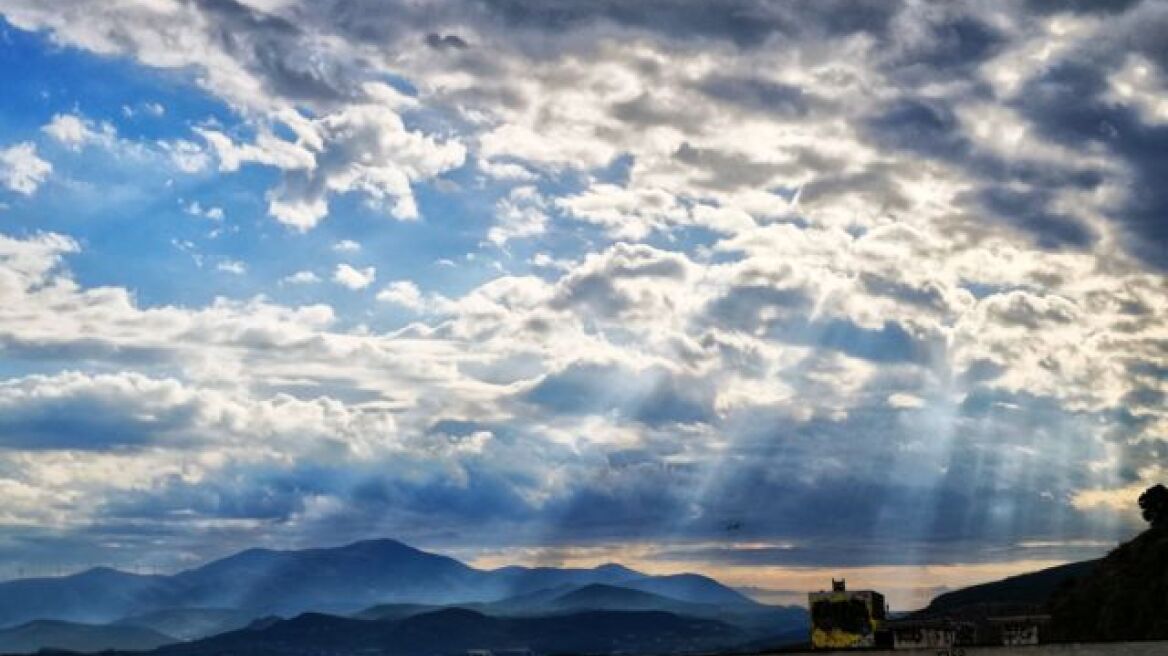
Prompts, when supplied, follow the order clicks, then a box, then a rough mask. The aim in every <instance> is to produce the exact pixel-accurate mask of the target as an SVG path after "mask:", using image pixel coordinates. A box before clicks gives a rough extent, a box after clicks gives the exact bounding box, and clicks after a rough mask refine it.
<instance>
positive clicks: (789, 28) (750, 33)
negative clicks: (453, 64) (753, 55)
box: [482, 0, 899, 47]
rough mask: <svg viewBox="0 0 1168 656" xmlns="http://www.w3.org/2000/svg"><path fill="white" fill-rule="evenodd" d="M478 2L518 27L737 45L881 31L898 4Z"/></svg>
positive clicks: (825, 0)
mask: <svg viewBox="0 0 1168 656" xmlns="http://www.w3.org/2000/svg"><path fill="white" fill-rule="evenodd" d="M482 4H483V6H484V7H485V8H486V10H487V13H488V14H489V15H493V16H498V17H500V18H501V19H502V20H503V21H504V22H505V23H506V24H508V25H511V26H514V27H520V28H527V29H536V30H541V31H543V30H557V31H558V30H571V29H579V28H582V27H586V26H589V25H591V24H596V23H601V22H606V23H610V24H614V25H618V26H622V27H626V28H633V29H640V30H647V31H651V32H656V33H661V34H664V35H666V36H668V37H670V38H681V39H692V38H709V39H724V40H727V41H730V42H732V43H734V44H736V45H739V46H742V47H751V46H756V45H758V44H760V43H762V42H763V41H765V40H766V39H767V38H769V37H771V36H772V35H775V34H797V33H800V32H803V31H807V30H814V31H820V30H821V31H823V32H825V33H827V34H830V35H844V34H852V33H857V32H874V33H881V32H883V31H884V30H885V29H886V28H887V26H888V22H889V21H890V20H891V18H892V16H893V15H894V14H895V13H896V11H897V9H898V8H899V3H898V2H880V1H876V0H854V1H851V2H844V1H842V0H818V1H813V0H798V1H796V2H787V3H769V2H762V1H760V0H726V1H724V2H720V3H717V4H707V3H694V2H688V1H687V0H648V1H645V2H636V3H629V2H621V1H620V0H603V1H601V2H590V3H582V2H577V1H575V0H544V1H539V0H483V3H482Z"/></svg>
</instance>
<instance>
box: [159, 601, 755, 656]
mask: <svg viewBox="0 0 1168 656" xmlns="http://www.w3.org/2000/svg"><path fill="white" fill-rule="evenodd" d="M743 641H744V636H743V635H742V633H741V632H740V631H738V630H737V629H735V628H733V627H730V626H728V625H726V624H724V623H721V622H717V621H713V620H702V619H694V618H686V617H680V616H677V615H674V614H671V613H663V612H657V611H644V612H611V611H590V612H585V613H577V614H568V615H557V616H549V617H523V618H519V617H512V618H499V617H490V616H487V615H484V614H482V613H478V612H475V611H471V610H466V609H455V608H451V609H443V610H439V611H433V612H429V613H423V614H420V615H413V616H410V617H406V618H405V619H400V620H378V621H369V620H358V619H352V618H344V617H335V616H331V615H321V614H316V613H309V614H304V615H300V616H298V617H296V618H293V619H290V620H281V621H277V622H273V623H270V624H266V625H263V626H262V627H261V628H252V629H244V630H241V631H233V632H230V633H226V634H223V635H220V636H215V637H212V638H207V639H204V640H200V641H197V642H191V643H182V644H175V645H171V646H168V647H163V648H162V649H159V650H157V651H156V652H154V653H155V654H156V655H157V656H205V655H211V654H249V655H256V656H263V655H267V654H271V655H273V656H275V655H277V654H278V655H280V656H296V655H299V654H305V655H307V654H321V653H329V654H334V655H337V656H344V655H347V654H357V653H361V652H377V653H381V654H387V655H390V656H431V655H441V654H451V655H453V654H465V653H466V651H467V650H470V649H491V650H507V649H531V650H532V651H535V652H538V653H610V652H617V651H619V652H641V653H696V652H702V651H709V650H715V649H724V648H728V647H732V646H734V645H737V644H741V643H742V642H743Z"/></svg>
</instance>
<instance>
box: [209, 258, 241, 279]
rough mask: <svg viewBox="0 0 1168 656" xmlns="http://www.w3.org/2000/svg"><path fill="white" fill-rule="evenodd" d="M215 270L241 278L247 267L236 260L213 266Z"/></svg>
mask: <svg viewBox="0 0 1168 656" xmlns="http://www.w3.org/2000/svg"><path fill="white" fill-rule="evenodd" d="M215 270H216V271H222V272H223V273H230V274H231V275H234V276H242V275H243V274H245V273H247V265H246V264H244V263H243V262H240V261H238V260H224V261H222V262H220V263H218V264H216V265H215Z"/></svg>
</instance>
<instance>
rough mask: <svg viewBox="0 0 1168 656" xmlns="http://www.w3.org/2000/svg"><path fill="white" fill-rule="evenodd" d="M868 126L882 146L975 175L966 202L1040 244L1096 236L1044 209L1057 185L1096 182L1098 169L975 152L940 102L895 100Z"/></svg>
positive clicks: (1068, 243) (1082, 241)
mask: <svg viewBox="0 0 1168 656" xmlns="http://www.w3.org/2000/svg"><path fill="white" fill-rule="evenodd" d="M867 130H868V133H869V135H870V136H871V137H872V138H873V139H874V140H876V141H877V143H879V144H880V145H882V146H885V147H888V148H894V149H898V150H905V151H910V152H913V153H916V154H919V155H922V156H925V157H929V158H933V159H938V160H943V161H946V162H948V163H950V164H952V165H954V166H957V167H960V168H963V169H965V170H966V171H967V172H969V173H971V174H973V175H974V176H976V177H975V180H977V182H978V183H979V185H980V188H979V189H978V190H977V191H975V192H971V193H970V194H966V195H965V196H964V202H965V203H966V204H967V205H968V207H969V208H970V209H971V210H973V211H975V212H978V213H979V214H981V215H983V216H986V217H988V218H991V219H996V220H998V221H1001V222H1003V223H1005V224H1007V225H1011V226H1014V227H1016V228H1018V229H1020V230H1023V231H1025V232H1026V233H1028V234H1030V235H1032V236H1033V237H1034V240H1035V243H1036V244H1037V245H1038V246H1039V247H1041V248H1047V249H1052V250H1053V249H1060V248H1065V247H1071V248H1076V249H1083V248H1086V247H1089V246H1091V245H1092V244H1094V243H1095V241H1096V239H1097V237H1098V236H1097V235H1096V234H1095V232H1094V231H1093V230H1092V229H1091V228H1090V227H1089V226H1088V225H1087V224H1086V222H1085V221H1083V220H1082V219H1081V218H1078V217H1075V216H1071V215H1068V214H1064V213H1058V212H1053V211H1051V210H1049V209H1048V208H1049V207H1050V205H1051V204H1052V202H1053V200H1054V198H1055V193H1056V192H1057V191H1059V190H1063V189H1072V190H1078V189H1090V188H1092V187H1095V186H1096V185H1098V184H1099V183H1100V182H1101V176H1100V175H1099V174H1098V173H1095V172H1092V171H1084V170H1080V169H1074V168H1070V169H1067V168H1062V169H1061V170H1060V168H1059V167H1051V166H1050V165H1033V164H1026V163H1018V162H1009V161H1006V160H1003V159H1001V158H998V157H995V156H991V155H989V154H987V153H984V152H978V151H977V150H976V149H975V148H974V146H973V145H972V144H971V142H970V141H969V139H968V137H966V136H965V134H964V133H963V131H962V128H961V125H960V123H959V122H958V120H957V118H956V116H955V115H954V113H953V111H952V110H951V109H950V108H949V107H948V106H947V104H946V103H945V102H943V101H938V100H925V99H916V98H904V99H900V100H897V101H895V102H894V103H892V105H891V106H890V107H888V108H886V109H885V110H883V111H882V112H881V113H879V114H877V115H876V116H874V117H872V118H870V119H869V120H868V122H867Z"/></svg>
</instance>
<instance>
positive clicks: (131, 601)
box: [0, 567, 166, 627]
mask: <svg viewBox="0 0 1168 656" xmlns="http://www.w3.org/2000/svg"><path fill="white" fill-rule="evenodd" d="M165 582H166V577H158V576H139V575H137V574H127V573H126V572H120V571H118V570H114V569H110V568H108V567H99V568H96V569H91V570H87V571H84V572H81V573H79V574H74V575H72V576H65V577H59V578H35V579H20V580H16V581H6V582H3V583H0V627H4V626H15V625H18V624H23V623H25V622H29V621H32V620H36V619H58V620H67V621H72V622H88V623H93V624H104V623H106V622H111V621H113V620H116V619H118V618H119V617H122V616H123V615H125V614H127V613H128V612H130V611H131V609H133V608H134V606H135V604H137V603H138V601H139V600H140V599H141V598H142V597H143V596H145V595H148V594H150V593H151V591H153V590H155V589H157V588H158V587H159V586H160V585H164V584H165Z"/></svg>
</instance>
